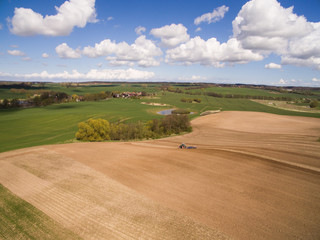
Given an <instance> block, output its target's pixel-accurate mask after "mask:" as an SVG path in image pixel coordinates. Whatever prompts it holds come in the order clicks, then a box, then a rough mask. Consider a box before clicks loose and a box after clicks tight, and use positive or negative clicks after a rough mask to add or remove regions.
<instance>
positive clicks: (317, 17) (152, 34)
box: [0, 0, 320, 87]
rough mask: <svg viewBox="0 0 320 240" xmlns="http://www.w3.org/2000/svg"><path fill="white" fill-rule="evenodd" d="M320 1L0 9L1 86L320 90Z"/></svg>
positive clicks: (33, 3) (25, 0)
mask: <svg viewBox="0 0 320 240" xmlns="http://www.w3.org/2000/svg"><path fill="white" fill-rule="evenodd" d="M319 12H320V1H319V0H290V1H289V0H278V1H277V0H250V1H246V0H197V1H185V0H174V1H172V0H170V1H169V0H161V1H159V0H154V1H150V0H136V1H132V0H117V1H114V0H112V1H111V0H68V1H66V0H41V1H39V0H0V80H12V81H52V82H61V81H64V82H81V81H144V82H155V81H168V82H210V83H243V84H265V85H279V86H310V87H311V86H312V87H320V14H319Z"/></svg>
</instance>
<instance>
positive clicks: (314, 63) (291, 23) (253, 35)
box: [232, 0, 320, 69]
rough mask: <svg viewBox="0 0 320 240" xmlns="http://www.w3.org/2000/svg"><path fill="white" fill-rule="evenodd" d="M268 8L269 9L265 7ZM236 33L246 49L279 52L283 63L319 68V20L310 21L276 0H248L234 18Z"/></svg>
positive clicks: (234, 34)
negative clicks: (315, 21)
mask: <svg viewBox="0 0 320 240" xmlns="http://www.w3.org/2000/svg"><path fill="white" fill-rule="evenodd" d="M266 9H268V11H266ZM232 25H233V36H234V37H235V38H237V39H238V40H239V41H240V42H241V44H242V46H243V47H244V48H246V49H250V50H253V51H255V52H259V53H262V54H265V55H266V56H267V55H268V54H270V53H276V54H278V55H280V56H281V58H282V64H292V65H297V66H307V67H312V68H316V69H320V44H319V42H320V22H317V23H313V22H308V21H307V19H306V18H305V17H304V16H298V15H296V14H295V13H293V7H290V8H283V7H282V6H281V5H280V3H279V2H278V1H276V0H251V1H249V2H247V3H246V4H245V5H244V6H243V7H242V9H241V10H240V12H239V13H238V16H237V17H236V18H235V20H234V21H233V22H232Z"/></svg>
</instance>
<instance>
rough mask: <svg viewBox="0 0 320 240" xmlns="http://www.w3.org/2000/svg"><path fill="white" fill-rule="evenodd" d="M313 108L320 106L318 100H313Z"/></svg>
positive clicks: (311, 105) (311, 104)
mask: <svg viewBox="0 0 320 240" xmlns="http://www.w3.org/2000/svg"><path fill="white" fill-rule="evenodd" d="M309 106H310V107H311V108H316V107H318V106H319V102H318V101H317V100H313V101H312V102H311V103H310V105H309Z"/></svg>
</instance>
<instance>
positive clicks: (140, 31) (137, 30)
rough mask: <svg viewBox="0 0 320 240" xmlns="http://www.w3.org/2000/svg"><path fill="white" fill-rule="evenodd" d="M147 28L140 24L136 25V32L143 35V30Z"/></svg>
mask: <svg viewBox="0 0 320 240" xmlns="http://www.w3.org/2000/svg"><path fill="white" fill-rule="evenodd" d="M146 30H147V29H146V28H145V27H142V26H138V27H136V29H135V30H134V31H135V32H136V34H138V35H141V34H142V33H143V32H145V31H146Z"/></svg>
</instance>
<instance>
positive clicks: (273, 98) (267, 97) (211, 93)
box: [205, 92, 293, 101]
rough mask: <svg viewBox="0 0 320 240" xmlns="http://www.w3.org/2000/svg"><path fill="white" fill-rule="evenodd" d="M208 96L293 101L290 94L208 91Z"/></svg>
mask: <svg viewBox="0 0 320 240" xmlns="http://www.w3.org/2000/svg"><path fill="white" fill-rule="evenodd" d="M205 94H206V95H207V96H210V97H216V98H243V99H260V100H277V101H292V100H293V99H292V98H291V97H288V96H252V95H242V94H220V93H215V92H206V93H205Z"/></svg>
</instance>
